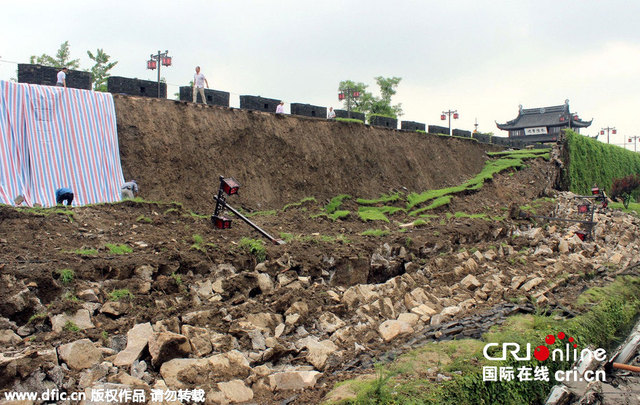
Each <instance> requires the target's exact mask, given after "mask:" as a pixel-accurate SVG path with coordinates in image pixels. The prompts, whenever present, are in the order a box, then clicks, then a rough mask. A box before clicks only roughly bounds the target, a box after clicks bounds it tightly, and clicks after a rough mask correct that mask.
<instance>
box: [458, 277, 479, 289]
mask: <svg viewBox="0 0 640 405" xmlns="http://www.w3.org/2000/svg"><path fill="white" fill-rule="evenodd" d="M460 285H461V286H463V287H464V288H466V289H467V290H470V291H473V290H475V289H476V288H478V287H480V286H481V285H482V284H480V282H479V281H478V279H477V278H476V276H474V275H473V274H468V275H467V276H466V277H465V278H463V279H462V281H460Z"/></svg>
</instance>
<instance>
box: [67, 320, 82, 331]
mask: <svg viewBox="0 0 640 405" xmlns="http://www.w3.org/2000/svg"><path fill="white" fill-rule="evenodd" d="M63 329H64V330H66V331H67V332H79V331H80V328H78V325H76V324H75V323H73V322H71V321H67V323H65V324H64V327H63Z"/></svg>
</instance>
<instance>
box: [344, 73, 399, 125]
mask: <svg viewBox="0 0 640 405" xmlns="http://www.w3.org/2000/svg"><path fill="white" fill-rule="evenodd" d="M375 79H376V83H377V84H378V86H379V87H380V97H376V96H374V95H373V94H371V93H370V92H368V91H367V87H368V86H367V85H366V84H364V83H362V82H357V83H356V82H354V81H353V80H343V81H341V82H340V84H339V85H338V91H340V92H346V91H347V89H348V91H350V92H354V91H357V92H359V93H360V97H358V98H354V99H352V100H351V110H352V111H356V112H361V113H364V114H365V115H366V116H367V117H368V116H369V115H371V114H380V115H388V116H390V117H394V118H397V117H398V116H400V115H402V104H396V105H391V97H392V96H393V95H395V94H396V88H397V87H398V84H399V83H400V81H401V80H402V78H400V77H389V78H385V77H382V76H378V77H376V78H375ZM347 102H348V100H347V99H345V100H344V107H345V108H347Z"/></svg>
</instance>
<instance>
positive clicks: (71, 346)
mask: <svg viewBox="0 0 640 405" xmlns="http://www.w3.org/2000/svg"><path fill="white" fill-rule="evenodd" d="M58 355H59V356H60V359H61V360H62V361H64V362H65V363H67V365H68V366H69V368H71V369H73V370H82V369H85V368H90V367H93V366H94V365H96V364H98V363H100V362H101V361H102V352H101V351H100V350H98V349H97V348H96V347H95V346H94V345H93V343H92V342H91V340H89V339H81V340H76V341H75V342H71V343H67V344H65V345H61V346H60V347H58Z"/></svg>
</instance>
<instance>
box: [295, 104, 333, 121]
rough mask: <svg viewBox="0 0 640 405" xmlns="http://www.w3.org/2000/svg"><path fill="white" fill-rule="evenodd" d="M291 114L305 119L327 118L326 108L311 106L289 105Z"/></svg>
mask: <svg viewBox="0 0 640 405" xmlns="http://www.w3.org/2000/svg"><path fill="white" fill-rule="evenodd" d="M291 114H293V115H304V116H305V117H317V118H327V107H319V106H317V105H311V104H301V103H291Z"/></svg>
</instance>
